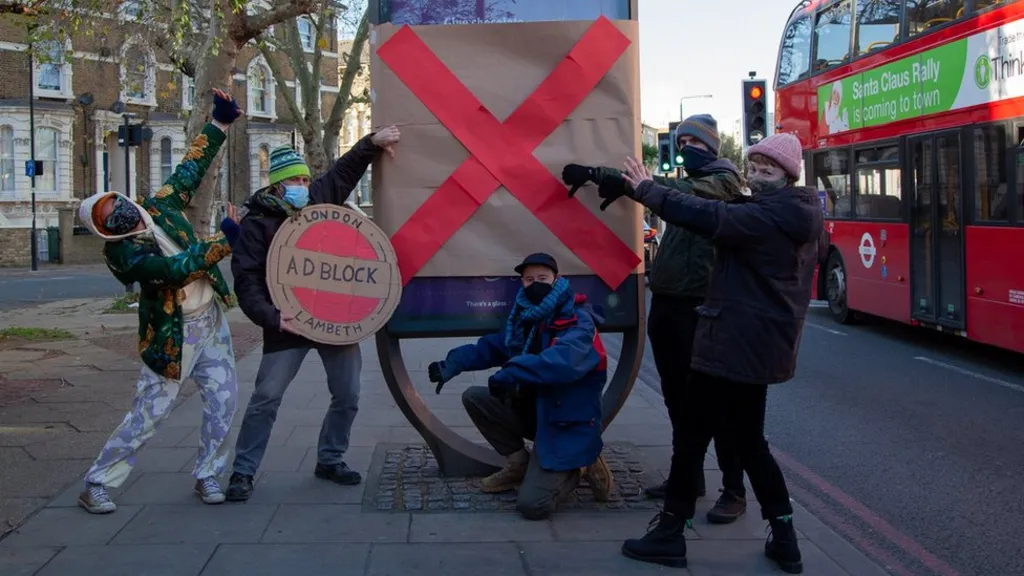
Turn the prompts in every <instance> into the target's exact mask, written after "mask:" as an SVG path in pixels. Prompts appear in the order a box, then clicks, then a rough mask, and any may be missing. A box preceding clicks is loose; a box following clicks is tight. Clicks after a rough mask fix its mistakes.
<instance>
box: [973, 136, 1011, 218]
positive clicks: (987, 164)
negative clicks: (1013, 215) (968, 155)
mask: <svg viewBox="0 0 1024 576" xmlns="http://www.w3.org/2000/svg"><path fill="white" fill-rule="evenodd" d="M973 153H974V168H975V169H976V170H977V174H978V175H977V176H975V178H974V218H975V220H978V221H996V222H1007V221H1009V220H1010V198H1009V195H1008V194H1007V193H1006V191H1007V182H1006V127H1005V126H1000V125H993V126H982V127H979V128H975V129H974V150H973Z"/></svg>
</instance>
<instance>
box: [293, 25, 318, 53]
mask: <svg viewBox="0 0 1024 576" xmlns="http://www.w3.org/2000/svg"><path fill="white" fill-rule="evenodd" d="M303 24H305V25H306V26H308V27H309V34H308V36H309V44H308V45H307V43H306V42H305V41H304V39H303V36H302V26H303ZM295 28H296V29H297V30H298V32H299V44H301V45H302V50H303V51H304V52H306V53H307V54H312V53H313V51H314V48H315V46H314V44H316V26H314V25H313V21H312V20H310V19H309V17H308V16H299V17H298V18H296V21H295Z"/></svg>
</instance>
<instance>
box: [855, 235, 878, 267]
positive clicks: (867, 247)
mask: <svg viewBox="0 0 1024 576" xmlns="http://www.w3.org/2000/svg"><path fill="white" fill-rule="evenodd" d="M857 252H859V253H860V263H861V264H863V265H864V267H865V268H871V267H872V266H873V265H874V264H875V240H874V238H872V237H871V234H870V233H868V232H865V233H864V235H863V236H861V237H860V246H858V247H857Z"/></svg>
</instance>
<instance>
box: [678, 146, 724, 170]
mask: <svg viewBox="0 0 1024 576" xmlns="http://www.w3.org/2000/svg"><path fill="white" fill-rule="evenodd" d="M715 160H718V157H717V156H715V155H714V154H712V153H711V152H709V151H708V150H702V149H700V148H697V147H696V146H683V168H686V170H687V171H690V170H697V171H700V170H702V169H703V168H704V167H705V166H707V165H708V164H710V163H712V162H714V161H715Z"/></svg>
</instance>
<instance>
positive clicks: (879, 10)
mask: <svg viewBox="0 0 1024 576" xmlns="http://www.w3.org/2000/svg"><path fill="white" fill-rule="evenodd" d="M902 7H903V1H902V0H857V46H856V52H857V55H858V56H859V55H862V54H867V53H869V52H873V51H875V50H880V49H882V48H885V47H886V46H888V45H889V44H892V43H893V42H896V41H898V40H899V39H900V9H901V8H902Z"/></svg>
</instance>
